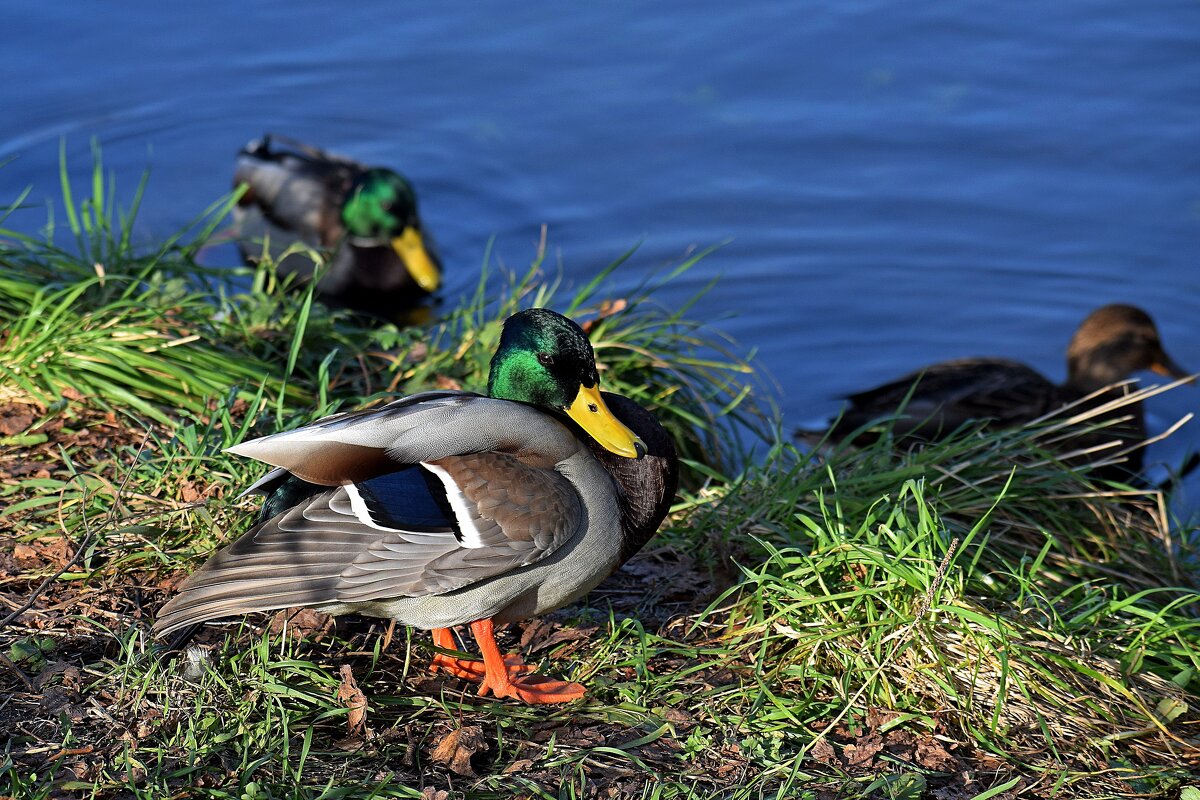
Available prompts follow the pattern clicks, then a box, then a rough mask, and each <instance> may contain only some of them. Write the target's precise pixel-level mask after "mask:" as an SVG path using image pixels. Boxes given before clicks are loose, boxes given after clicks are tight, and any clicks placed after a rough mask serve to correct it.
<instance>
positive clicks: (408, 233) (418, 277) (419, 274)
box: [392, 228, 442, 292]
mask: <svg viewBox="0 0 1200 800" xmlns="http://www.w3.org/2000/svg"><path fill="white" fill-rule="evenodd" d="M392 249H393V250H395V251H396V255H398V256H400V260H401V261H403V262H404V266H405V267H407V268H408V274H409V275H411V276H412V279H413V280H414V281H416V282H417V286H420V287H421V288H422V289H424V290H425V291H427V292H433V291H437V288H438V287H439V286H441V285H442V273H441V272H439V271H438V268H437V265H436V264H434V263H433V259H432V258H430V257H429V251H428V250H426V249H425V243H424V242H423V241H421V233H420V232H419V231H418V230H417V229H416V228H405V229H404V233H402V234H400V235H399V236H397V237H396V238H394V239H392Z"/></svg>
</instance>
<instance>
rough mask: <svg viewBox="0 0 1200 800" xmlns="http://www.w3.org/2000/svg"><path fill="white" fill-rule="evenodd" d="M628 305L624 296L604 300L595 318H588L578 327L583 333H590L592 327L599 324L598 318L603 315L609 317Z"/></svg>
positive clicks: (601, 317)
mask: <svg viewBox="0 0 1200 800" xmlns="http://www.w3.org/2000/svg"><path fill="white" fill-rule="evenodd" d="M628 306H629V302H628V301H627V300H626V299H625V298H624V297H618V298H616V299H615V300H605V301H604V302H602V303H601V304H600V311H599V313H598V314H597V315H596V318H595V319H589V320H588V321H587V322H585V323H583V325H581V326H580V327H581V328H583V332H584V333H591V332H592V329H593V328H595V327H596V326H597V325H598V324H600V320H602V319H604V318H605V317H611V316H613V315H614V314H620V313H621V312H622V311H624V310H625V309H626V307H628Z"/></svg>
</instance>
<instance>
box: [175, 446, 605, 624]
mask: <svg viewBox="0 0 1200 800" xmlns="http://www.w3.org/2000/svg"><path fill="white" fill-rule="evenodd" d="M556 424H557V423H556ZM284 449H285V450H286V448H284ZM438 466H439V467H440V468H441V469H443V470H445V471H446V472H447V473H448V474H450V475H452V476H453V477H454V479H455V480H456V481H460V482H461V483H460V486H462V484H466V485H465V486H463V492H462V493H463V496H464V497H465V498H466V506H465V511H460V513H459V521H460V525H462V526H464V527H466V526H470V527H471V528H472V529H473V530H474V531H477V532H478V534H479V540H478V541H474V540H472V541H467V540H466V539H465V538H464V540H463V541H460V540H459V538H458V536H457V535H456V533H455V531H453V530H450V529H447V530H434V531H427V530H423V531H409V530H399V529H391V528H385V527H381V526H379V525H377V524H369V523H368V522H367V521H364V520H362V519H361V518H360V517H359V516H358V515H357V514H356V513H355V510H354V507H353V504H352V502H351V500H350V496H349V492H348V490H347V488H346V487H344V486H342V487H338V488H336V489H332V490H330V491H327V492H322V493H320V494H318V495H315V496H313V497H311V498H309V499H307V500H306V501H304V502H303V503H300V504H299V505H297V506H295V507H293V508H291V509H289V510H287V511H285V512H283V513H282V514H279V515H278V516H276V517H274V518H272V519H270V520H267V521H266V522H263V523H261V524H260V525H258V526H257V527H256V528H254V529H253V530H251V531H250V532H249V533H247V534H246V535H245V536H243V537H242V538H241V539H239V540H238V541H236V542H235V543H234V544H233V545H231V546H230V547H228V548H226V549H225V550H222V551H221V552H219V553H217V554H216V555H215V556H213V557H212V558H211V559H210V560H209V561H208V562H207V563H205V564H204V566H203V567H201V568H200V569H199V570H198V571H197V572H196V573H195V574H193V575H192V576H191V577H190V578H189V579H188V580H187V581H186V582H185V583H184V585H183V587H182V588H181V590H180V593H179V594H178V595H177V596H176V597H175V598H174V599H172V600H171V601H170V602H169V603H167V605H166V606H164V607H163V609H162V611H161V612H160V614H159V617H158V619H157V621H156V622H155V626H154V627H155V632H156V634H160V635H161V634H164V633H167V632H170V631H171V630H174V629H176V628H180V627H184V626H186V625H191V624H193V623H196V622H203V621H206V620H210V619H214V618H216V617H221V616H228V615H231V614H244V613H248V612H251V611H267V610H272V609H278V608H286V607H289V606H297V605H309V606H323V605H332V604H340V603H358V602H370V601H376V600H386V599H390V598H396V597H420V596H424V595H430V594H444V593H446V592H451V591H454V590H456V589H461V588H463V587H465V586H470V585H472V584H476V583H480V582H483V581H487V580H492V579H497V578H501V577H502V576H503V575H505V574H507V573H509V572H511V571H512V570H514V569H519V568H520V567H523V566H526V565H528V564H532V563H535V562H537V561H539V560H541V559H542V558H545V557H546V556H547V555H549V554H551V553H553V552H554V551H555V550H557V549H558V548H559V547H561V546H562V544H563V543H564V542H566V541H567V540H568V539H570V538H571V537H572V536H574V535H577V534H578V533H579V532H580V530H581V529H582V527H583V518H584V517H583V507H582V501H581V499H580V497H579V494H578V492H577V491H576V490H575V488H574V486H573V485H572V484H571V483H570V481H568V480H567V479H566V478H565V477H564V476H562V475H561V474H559V473H558V472H556V471H554V470H553V469H552V468H542V467H537V466H531V465H529V464H527V463H525V462H524V461H523V460H522V457H519V456H517V455H513V454H507V453H498V452H486V453H473V454H469V455H466V456H461V457H454V456H451V457H446V458H443V459H442V460H441V461H440V462H439V463H438ZM534 487H536V488H534ZM464 621H466V620H464Z"/></svg>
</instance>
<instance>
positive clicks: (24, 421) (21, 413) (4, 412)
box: [0, 403, 37, 436]
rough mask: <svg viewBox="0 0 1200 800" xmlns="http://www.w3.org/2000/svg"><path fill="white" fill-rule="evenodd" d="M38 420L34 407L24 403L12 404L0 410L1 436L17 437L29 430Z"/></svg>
mask: <svg viewBox="0 0 1200 800" xmlns="http://www.w3.org/2000/svg"><path fill="white" fill-rule="evenodd" d="M36 419H37V415H36V414H35V413H34V408H33V406H27V405H25V404H23V403H10V404H9V405H8V406H6V407H4V408H0V436H16V435H17V434H18V433H24V432H25V431H26V430H28V429H29V426H30V425H32V424H33V422H34V420H36Z"/></svg>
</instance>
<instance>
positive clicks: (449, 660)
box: [429, 628, 533, 683]
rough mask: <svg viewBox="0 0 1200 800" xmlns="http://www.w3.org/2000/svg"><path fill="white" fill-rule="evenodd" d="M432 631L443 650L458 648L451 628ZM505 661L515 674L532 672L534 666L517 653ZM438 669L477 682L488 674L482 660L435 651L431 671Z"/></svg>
mask: <svg viewBox="0 0 1200 800" xmlns="http://www.w3.org/2000/svg"><path fill="white" fill-rule="evenodd" d="M430 633H431V634H433V643H434V645H435V646H437V647H440V648H441V649H443V650H457V649H458V644H457V643H456V642H455V641H454V634H452V633H451V632H450V629H449V628H434V629H433V630H431V631H430ZM504 663H505V665H506V666H507V667H508V668H509V669H510V670H511V671H512V672H513V673H514V674H518V673H525V672H531V671H532V670H533V667H530V666H529V665H528V664H525V663H523V662H522V661H521V657H520V656H518V655H516V654H513V655H509V656H505V657H504ZM438 670H441V671H442V672H445V673H446V674H448V675H453V676H454V677H456V678H462V679H463V680H468V681H475V682H476V683H479V682H480V681H482V680H483V679H484V676H485V674H486V670H485V669H484V664H483V662H482V661H479V660H477V659H474V658H455V657H454V656H450V655H446V654H445V653H434V654H433V660H432V661H431V662H429V671H430V672H437V671H438Z"/></svg>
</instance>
